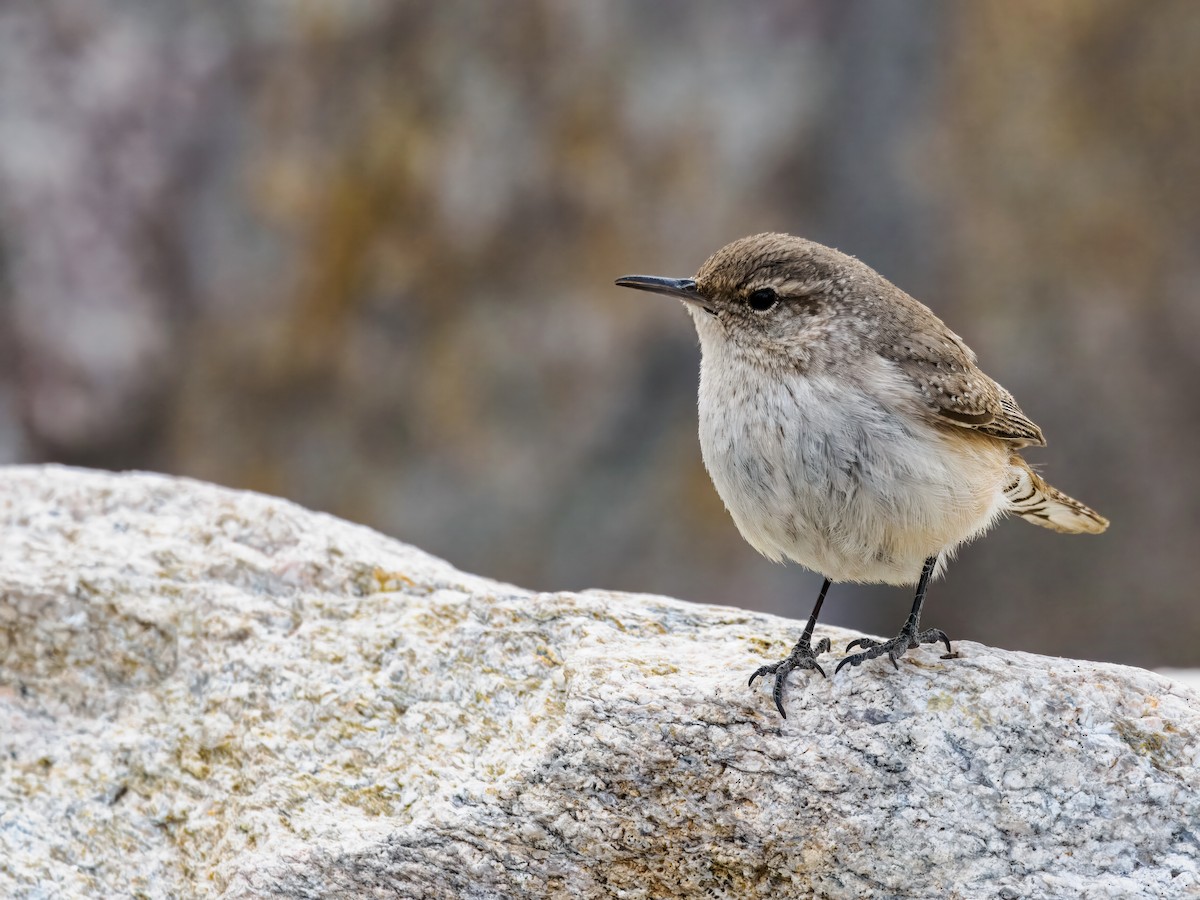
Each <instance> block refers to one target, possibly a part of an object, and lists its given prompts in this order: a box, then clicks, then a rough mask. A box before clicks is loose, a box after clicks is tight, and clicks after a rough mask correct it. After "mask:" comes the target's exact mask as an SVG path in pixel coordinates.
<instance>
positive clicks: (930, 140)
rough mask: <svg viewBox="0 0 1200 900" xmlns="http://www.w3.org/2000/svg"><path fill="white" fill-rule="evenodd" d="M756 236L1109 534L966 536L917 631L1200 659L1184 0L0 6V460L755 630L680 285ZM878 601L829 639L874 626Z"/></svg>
mask: <svg viewBox="0 0 1200 900" xmlns="http://www.w3.org/2000/svg"><path fill="white" fill-rule="evenodd" d="M773 229H778V230H788V231H793V232H797V233H801V234H804V235H807V236H809V237H812V238H814V239H817V240H820V241H822V242H824V243H829V244H833V245H835V246H838V247H840V248H842V249H843V250H846V251H848V252H850V253H853V254H855V255H857V256H859V257H861V258H862V259H864V260H866V261H867V262H868V263H870V264H871V265H873V266H875V267H876V268H878V269H879V270H880V271H882V272H883V273H884V274H885V275H886V276H888V277H889V278H891V279H892V280H893V281H895V282H897V283H898V284H899V285H900V286H901V287H903V288H905V289H907V290H908V291H909V292H910V293H913V294H915V295H916V296H917V297H918V298H920V299H922V300H924V301H925V302H927V303H928V304H929V305H930V306H932V307H933V308H934V309H935V310H936V311H937V312H938V313H939V314H941V315H942V316H943V318H945V319H946V320H947V321H948V322H949V323H950V325H951V327H952V328H954V329H955V330H956V331H958V332H959V333H960V334H962V335H963V336H964V337H965V338H966V339H967V340H968V342H969V343H970V344H971V345H972V346H973V347H974V348H975V349H976V350H977V351H978V353H979V355H980V357H981V361H982V362H983V364H984V367H985V368H986V369H987V371H989V372H990V373H991V374H992V375H994V376H995V377H996V378H997V379H998V380H1000V381H1001V382H1002V383H1003V384H1005V385H1006V386H1007V387H1008V388H1010V389H1011V390H1012V391H1013V392H1014V393H1015V394H1016V396H1017V397H1018V398H1019V400H1020V402H1021V404H1022V406H1023V407H1024V408H1025V410H1026V411H1027V412H1028V413H1029V414H1030V415H1031V416H1032V417H1033V418H1034V419H1035V420H1036V421H1037V422H1039V423H1040V424H1041V425H1042V426H1043V428H1044V429H1045V431H1046V434H1047V435H1048V436H1049V440H1050V446H1049V448H1048V449H1046V450H1042V451H1037V452H1036V454H1035V456H1036V461H1037V462H1038V463H1040V464H1042V465H1043V470H1044V471H1045V472H1046V474H1047V475H1048V476H1049V477H1050V478H1051V480H1052V481H1053V482H1054V483H1055V484H1056V485H1058V486H1060V487H1062V488H1063V489H1064V490H1067V491H1068V492H1070V493H1072V494H1074V495H1076V496H1078V497H1080V498H1082V499H1083V500H1085V501H1086V502H1087V503H1089V504H1091V505H1093V506H1095V507H1096V508H1097V509H1099V510H1100V511H1102V512H1103V513H1104V514H1106V515H1107V516H1109V517H1110V518H1111V519H1112V520H1113V526H1112V528H1111V530H1110V531H1109V532H1108V534H1106V535H1104V536H1103V537H1100V538H1084V537H1078V538H1068V537H1061V536H1057V535H1054V534H1050V533H1048V532H1045V531H1042V530H1040V529H1035V528H1030V527H1028V526H1026V525H1023V524H1021V523H1006V524H1004V525H1002V526H1000V527H999V528H998V529H997V530H996V532H995V533H994V534H993V535H992V536H991V537H989V538H988V539H987V540H985V541H982V542H979V543H977V544H975V545H973V546H971V547H969V548H967V549H966V550H965V551H964V552H963V553H962V554H961V558H960V560H959V562H958V563H957V564H956V565H955V566H953V567H951V569H950V573H949V577H948V578H947V579H946V582H945V583H944V584H939V585H938V586H937V587H936V590H935V591H934V592H933V593H932V594H931V599H930V604H929V606H928V607H927V610H928V614H927V620H928V623H929V624H930V625H937V626H940V627H942V628H945V629H946V630H947V631H949V632H950V634H951V635H952V636H955V637H962V638H971V639H976V640H982V641H986V642H989V643H993V644H998V645H1000V646H1007V647H1015V648H1021V649H1027V650H1035V651H1041V652H1049V653H1055V654H1062V655H1071V656H1081V657H1089V658H1095V659H1105V660H1116V661H1122V662H1130V663H1138V664H1144V665H1175V666H1197V665H1200V644H1198V643H1197V641H1196V639H1195V636H1196V635H1197V634H1198V633H1200V602H1197V576H1198V575H1200V466H1198V465H1197V447H1198V446H1200V302H1198V297H1197V295H1198V292H1200V6H1198V5H1197V4H1195V3H1194V2H1192V0H1160V2H1157V3H1154V4H1151V5H1147V4H1145V3H1143V2H1138V0H1102V2H1097V0H1061V2H1056V3H1052V4H1047V3H1042V2H1035V0H989V2H975V3H970V4H966V3H962V4H957V3H951V2H949V0H942V2H934V0H927V2H919V3H904V4H899V3H891V2H887V0H853V2H844V0H811V2H803V3H797V2H794V0H765V2H761V3H756V4H752V5H749V6H743V5H741V4H723V3H716V2H701V3H697V2H685V0H666V2H663V0H660V2H655V3H646V2H641V3H638V2H629V0H626V2H607V3H593V2H587V0H521V2H512V3H504V4H499V3H482V2H478V3H475V2H447V3H417V2H382V0H380V2H370V0H304V2H300V0H295V2H288V0H275V2H270V3H268V2H245V0H229V2H212V3H207V4H194V3H186V2H184V0H8V2H6V3H4V4H3V5H0V461H3V462H19V461H29V462H32V461H46V460H58V461H62V462H68V463H75V464H82V465H89V466H100V467H107V468H116V469H125V468H149V469H156V470H160V471H164V472H172V473H178V474H186V475H192V476H196V477H199V478H204V479H208V480H211V481H216V482H219V483H222V484H227V485H231V486H235V487H245V488H253V489H256V490H260V491H266V492H270V493H274V494H280V495H283V496H286V497H289V498H291V499H293V500H296V501H298V502H300V503H303V504H305V505H308V506H311V507H315V508H319V509H324V510H328V511H330V512H332V513H335V514H337V515H339V516H344V517H346V518H349V519H353V520H356V521H359V522H364V523H366V524H369V525H372V526H374V527H376V528H379V529H381V530H382V531H384V532H387V533H389V534H392V535H395V536H397V537H400V538H402V539H404V540H408V541H411V542H413V543H416V544H418V545H420V546H421V547H423V548H425V549H427V550H429V551H431V552H433V553H436V554H439V555H441V556H443V557H445V558H447V559H449V560H450V561H452V562H453V563H455V564H456V565H458V566H460V567H462V568H465V569H468V570H470V571H473V572H477V573H480V574H483V575H487V576H491V577H495V578H501V579H505V580H510V581H514V582H518V583H520V584H522V585H525V586H529V587H535V588H542V589H556V588H564V589H578V588H584V587H593V586H594V587H607V588H617V589H628V590H637V591H656V592H662V593H666V594H671V595H675V596H679V597H684V598H688V599H692V600H698V601H710V602H718V603H729V604H734V605H739V606H746V607H752V608H758V609H766V610H771V611H776V612H784V613H788V614H791V615H794V616H804V615H806V614H807V613H808V611H809V607H810V604H811V601H812V599H813V596H814V594H815V592H816V589H817V587H818V584H819V579H818V578H817V577H816V576H813V575H811V574H808V573H804V572H802V571H801V570H799V569H797V568H795V567H791V568H784V567H779V566H774V565H772V564H770V563H768V562H767V561H765V560H763V559H761V558H758V557H757V556H755V554H754V553H753V551H751V550H750V549H749V548H748V547H747V546H746V545H745V544H744V543H743V542H742V541H741V539H740V538H739V537H738V535H737V532H736V531H735V529H734V527H733V525H732V524H731V523H730V521H729V520H728V518H727V517H726V515H725V513H724V511H723V509H722V508H721V505H720V502H719V500H718V499H717V497H716V495H715V493H714V492H713V489H712V487H711V486H710V484H709V482H708V479H707V476H706V475H705V473H704V470H703V467H702V465H701V462H700V453H699V448H698V445H697V440H696V436H695V430H696V422H695V417H696V414H695V394H694V391H695V382H696V375H697V372H696V368H697V363H698V350H697V348H696V344H695V338H694V336H693V332H692V327H691V324H690V323H689V321H688V320H687V318H686V316H685V315H684V314H683V312H682V311H681V310H679V309H678V308H676V307H674V306H673V305H672V304H670V303H668V302H666V301H663V300H661V298H653V297H651V296H649V295H642V294H635V293H632V292H628V291H621V290H619V289H617V288H615V287H613V286H612V280H613V278H614V277H616V276H619V275H622V274H625V273H628V272H649V273H656V274H672V275H687V274H691V273H692V272H694V270H695V269H696V267H697V266H698V265H699V263H700V262H701V261H702V260H703V259H704V258H705V256H707V255H708V253H709V252H711V251H712V250H714V249H716V248H717V247H718V246H720V245H721V244H723V243H725V242H726V241H728V240H731V239H733V238H735V237H738V236H741V235H743V234H746V233H751V232H755V231H763V230H773ZM908 603H909V598H908V596H907V595H906V592H904V591H900V590H898V589H894V588H878V587H871V588H862V587H855V586H840V587H837V588H835V590H834V593H833V594H831V597H830V605H829V606H828V607H827V614H826V617H825V618H826V619H827V621H828V622H829V623H830V624H841V625H847V626H853V627H858V628H864V629H866V630H869V631H874V632H883V633H887V634H891V633H893V632H894V631H895V629H896V627H897V626H898V625H899V624H900V622H901V620H902V619H903V616H904V615H905V613H906V612H907V609H908Z"/></svg>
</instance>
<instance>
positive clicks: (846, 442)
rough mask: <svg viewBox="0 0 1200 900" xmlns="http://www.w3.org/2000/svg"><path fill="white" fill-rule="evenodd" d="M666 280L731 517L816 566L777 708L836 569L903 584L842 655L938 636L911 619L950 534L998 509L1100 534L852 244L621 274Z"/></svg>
mask: <svg viewBox="0 0 1200 900" xmlns="http://www.w3.org/2000/svg"><path fill="white" fill-rule="evenodd" d="M617 284H618V285H621V286H622V287H629V288H636V289H638V290H643V291H653V292H655V293H659V294H666V295H667V296H670V297H676V298H678V299H680V300H682V301H683V302H684V305H685V307H686V308H687V311H688V312H689V313H691V316H692V320H693V321H694V322H695V324H696V331H697V332H698V333H699V335H700V349H701V355H702V361H701V364H700V447H701V450H702V452H703V456H704V465H705V467H706V468H707V469H708V474H709V475H710V476H711V477H712V480H713V484H714V485H715V486H716V488H717V493H718V494H720V495H721V499H722V500H723V501H724V502H725V506H726V508H727V509H728V510H729V513H730V515H732V516H733V521H734V523H735V524H736V525H737V528H738V531H740V532H741V534H742V537H744V538H745V539H746V540H747V541H748V542H749V543H750V545H751V546H752V547H754V548H755V549H756V550H758V551H759V552H760V553H762V554H763V555H764V556H766V557H768V558H769V559H772V560H775V561H779V560H782V559H784V558H785V557H786V558H787V559H792V560H795V561H796V562H798V563H800V565H802V566H804V567H805V568H807V569H812V570H813V571H815V572H818V573H820V574H821V575H823V576H824V578H825V583H824V584H823V585H822V586H821V592H820V594H819V595H818V596H817V602H816V606H815V607H814V608H813V611H812V615H811V616H809V619H808V625H807V626H806V627H805V629H804V633H803V634H802V635H801V636H800V640H799V641H798V642H797V643H796V646H795V647H793V648H792V652H791V653H790V654H789V655H788V656H787V658H786V659H783V660H780V661H779V662H776V663H771V664H770V665H765V666H762V667H761V668H760V669H759V670H758V671H756V672H755V673H754V674H753V675H751V676H750V684H751V685H753V684H754V679H755V678H758V677H759V676H764V677H765V676H768V675H773V676H775V684H774V690H773V696H774V699H775V705H776V707H778V709H779V714H780V715H782V716H785V717H786V715H787V714H786V713H785V712H784V709H783V687H784V684H785V683H786V680H787V677H788V674H789V673H790V672H791V671H792V670H793V669H815V670H816V671H817V672H818V673H820V674H821V676H822V677H824V675H825V671H824V669H822V668H821V666H820V665H819V664H818V663H817V657H818V656H820V655H821V654H822V653H824V652H825V651H827V650H828V649H829V639H828V638H824V639H822V640H821V641H820V642H818V644H817V645H816V646H815V647H813V646H812V645H811V639H812V633H813V627H814V626H815V625H816V622H817V616H818V615H819V614H820V612H821V604H822V603H824V601H825V595H826V593H827V592H828V591H829V586H830V585H831V584H832V583H833V582H835V581H859V582H883V583H886V584H897V585H912V584H915V585H916V597H915V598H914V600H913V605H912V611H911V612H910V613H909V615H908V619H907V620H906V621H905V622H904V626H903V627H902V628H901V629H900V633H899V634H898V635H896V637H894V638H892V639H891V640H887V641H882V642H881V641H874V640H871V639H869V638H860V639H858V640H856V641H851V642H850V644H849V645H848V646H847V647H846V650H847V651H849V650H852V649H854V648H855V647H860V648H862V650H861V652H859V653H855V654H853V655H850V656H846V657H844V658H843V659H842V660H841V662H839V663H838V665H837V669H835V672H837V671H840V670H841V669H842V667H843V666H847V665H849V666H857V665H860V664H861V663H863V662H865V661H866V660H869V659H874V658H876V657H879V656H887V657H888V659H890V660H891V662H892V665H893V666H894V667H896V668H899V666H897V665H896V659H897V658H898V657H900V656H902V655H903V654H904V653H905V652H906V651H908V650H910V649H914V648H916V647H918V646H919V645H921V644H932V643H938V642H942V643H944V644H945V645H946V650H947V651H948V652H949V651H950V640H949V639H948V638H947V637H946V635H945V633H944V632H942V631H940V630H938V629H936V628H934V629H930V630H928V631H921V630H920V627H919V626H920V618H921V605H922V604H923V603H924V600H925V591H926V589H927V588H928V587H929V581H930V579H931V578H933V577H934V576H936V575H938V574H939V573H940V572H941V569H942V567H943V566H944V565H945V563H946V560H947V559H949V558H950V557H951V556H952V555H953V554H954V551H955V549H956V548H957V547H958V546H959V545H960V544H962V543H964V542H965V541H968V540H970V539H972V538H974V537H976V536H977V535H979V534H981V533H983V532H984V531H986V530H987V529H988V527H989V526H991V525H992V523H993V522H995V521H996V520H997V519H998V518H1000V517H1001V516H1003V515H1005V514H1006V513H1013V514H1015V515H1018V516H1020V517H1021V518H1023V519H1025V520H1026V521H1027V522H1032V523H1034V524H1035V525H1041V526H1042V527H1043V528H1050V529H1053V530H1054V531H1061V532H1065V533H1068V534H1077V533H1082V532H1087V533H1089V534H1099V533H1100V532H1102V531H1104V529H1105V528H1107V527H1108V521H1107V520H1106V519H1104V518H1103V517H1102V516H1100V515H1099V514H1098V513H1096V512H1094V511H1093V510H1091V509H1089V508H1088V507H1086V506H1084V505H1083V504H1082V503H1080V502H1079V501H1077V500H1074V499H1072V498H1070V497H1068V496H1067V495H1066V494H1063V493H1062V492H1060V491H1058V490H1056V489H1055V488H1053V487H1051V486H1050V485H1049V484H1047V483H1046V482H1045V481H1043V480H1042V478H1041V476H1039V475H1038V474H1037V473H1036V472H1034V471H1033V469H1032V468H1030V466H1029V464H1028V463H1026V462H1025V460H1024V459H1022V458H1021V455H1020V451H1021V449H1022V448H1024V447H1029V446H1037V447H1041V446H1045V443H1046V442H1045V440H1044V439H1043V438H1042V431H1041V429H1040V428H1038V426H1037V425H1035V424H1034V423H1033V422H1032V421H1030V419H1029V417H1028V416H1026V415H1025V413H1023V412H1021V408H1020V407H1019V406H1017V401H1016V400H1014V399H1013V396H1012V394H1010V393H1009V392H1008V391H1006V390H1005V389H1004V388H1003V387H1001V386H1000V385H999V384H997V383H996V382H995V381H993V380H992V379H991V378H989V377H988V376H987V375H985V374H984V373H983V371H982V370H981V369H980V368H979V367H978V366H977V365H976V364H975V354H974V352H972V351H971V349H970V348H969V347H967V345H966V344H965V343H964V342H963V339H962V338H960V337H959V336H958V335H957V334H955V333H954V332H953V331H951V330H950V329H949V328H947V327H946V325H945V324H944V323H943V322H942V320H941V319H939V318H938V317H937V316H935V315H934V314H933V312H932V310H930V309H929V308H928V307H926V306H925V305H923V304H921V303H919V302H918V301H916V300H914V299H913V298H912V297H910V296H909V295H908V294H906V293H904V291H902V290H900V289H899V288H898V287H896V286H895V285H893V284H892V283H891V282H890V281H888V280H887V279H886V278H884V277H883V276H882V275H880V274H879V273H878V272H876V271H875V270H873V269H871V268H870V267H869V266H866V265H864V264H863V263H861V262H859V261H858V260H857V259H855V258H854V257H852V256H847V255H846V254H844V253H840V252H838V251H837V250H833V249H831V248H829V247H825V246H822V245H821V244H817V243H814V242H812V241H807V240H804V239H802V238H798V237H794V236H792V235H788V234H758V235H754V236H752V237H747V238H742V239H741V240H739V241H734V242H733V243H732V244H729V245H728V246H726V247H723V248H721V249H720V250H718V251H717V252H716V253H714V254H713V255H712V256H711V257H709V259H708V261H707V262H705V263H704V265H703V266H701V267H700V271H699V273H697V275H696V277H695V278H660V277H656V276H648V275H627V276H626V277H624V278H619V279H617Z"/></svg>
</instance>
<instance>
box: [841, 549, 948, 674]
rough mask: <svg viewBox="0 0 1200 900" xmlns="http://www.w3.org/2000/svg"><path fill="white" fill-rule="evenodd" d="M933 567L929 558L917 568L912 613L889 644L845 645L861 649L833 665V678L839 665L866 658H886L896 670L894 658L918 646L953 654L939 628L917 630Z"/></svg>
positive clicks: (854, 663) (867, 640) (861, 640)
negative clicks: (939, 644)
mask: <svg viewBox="0 0 1200 900" xmlns="http://www.w3.org/2000/svg"><path fill="white" fill-rule="evenodd" d="M936 565H937V557H936V556H931V557H929V558H928V559H927V560H925V566H924V567H923V568H922V569H921V580H920V581H919V582H918V583H917V596H916V597H915V598H914V599H913V606H912V612H910V613H909V614H908V620H907V621H906V622H905V623H904V627H903V628H901V629H900V633H899V634H898V635H896V636H895V637H894V638H892V639H891V640H890V641H877V640H874V639H873V638H858V640H854V641H851V642H850V643H849V644H847V645H846V649H847V650H852V649H853V648H854V647H862V648H864V649H863V652H862V653H855V654H854V655H853V656H847V657H844V658H843V659H842V661H841V662H839V663H838V664H837V668H836V669H834V670H833V673H834V674H835V675H836V674H837V673H838V672H840V671H841V670H842V666H860V665H862V664H863V663H864V662H866V661H867V660H868V659H875V657H877V656H883V655H884V654H886V655H887V658H888V659H890V660H891V661H892V665H893V666H894V667H895V668H897V669H898V668H900V667H899V666H898V665H896V660H897V658H899V657H901V656H903V655H904V654H905V653H906V652H907V651H909V650H912V649H914V648H916V647H919V646H920V645H921V644H936V643H937V642H938V641H941V642H942V643H943V644H945V645H946V652H947V653H953V652H954V651H953V650H951V649H950V639H949V638H948V637H946V633H945V632H944V631H942V630H941V629H940V628H930V629H929V630H928V631H917V628H918V627H920V624H921V605H922V604H923V603H924V602H925V591H926V590H928V589H929V579H930V578H931V577H933V567H934V566H936Z"/></svg>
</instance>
